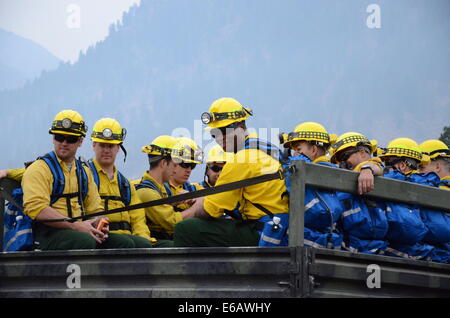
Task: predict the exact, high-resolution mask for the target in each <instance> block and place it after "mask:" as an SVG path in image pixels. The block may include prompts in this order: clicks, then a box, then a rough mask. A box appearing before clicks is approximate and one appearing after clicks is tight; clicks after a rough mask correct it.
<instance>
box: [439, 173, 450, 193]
mask: <svg viewBox="0 0 450 318" xmlns="http://www.w3.org/2000/svg"><path fill="white" fill-rule="evenodd" d="M439 188H440V189H443V190H448V191H450V176H447V177H443V178H441V185H440V186H439Z"/></svg>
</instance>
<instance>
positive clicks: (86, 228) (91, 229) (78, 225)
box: [73, 218, 109, 244]
mask: <svg viewBox="0 0 450 318" xmlns="http://www.w3.org/2000/svg"><path fill="white" fill-rule="evenodd" d="M99 219H100V218H94V219H91V220H86V221H83V222H74V223H73V229H74V230H75V231H79V232H84V233H88V234H89V235H91V236H92V237H93V238H94V239H95V240H96V241H97V243H99V244H101V243H103V242H104V241H105V240H106V239H107V238H108V231H109V228H107V231H106V233H105V232H104V231H103V230H102V231H99V230H97V229H96V228H95V226H94V224H95V225H97V223H98V221H99Z"/></svg>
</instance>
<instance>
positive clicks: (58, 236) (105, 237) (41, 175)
mask: <svg viewBox="0 0 450 318" xmlns="http://www.w3.org/2000/svg"><path fill="white" fill-rule="evenodd" d="M86 130H87V127H86V125H85V123H84V120H83V117H81V115H80V114H79V113H77V112H76V111H73V110H64V111H61V112H59V113H58V114H57V115H56V117H55V119H54V121H53V123H52V127H51V129H50V131H49V133H50V134H52V135H53V145H54V151H52V152H50V153H49V154H47V155H45V156H43V157H42V159H40V160H36V161H35V162H34V163H32V164H31V165H30V166H29V167H28V168H27V169H26V170H25V173H24V175H23V179H22V188H23V193H24V194H23V202H24V213H25V214H26V215H28V216H29V217H30V218H31V219H33V220H36V221H40V220H45V221H47V220H52V219H64V218H67V217H77V216H80V215H82V214H89V213H95V212H99V211H102V210H103V207H102V205H101V199H100V196H99V195H98V191H97V187H96V185H95V182H94V179H93V177H92V174H91V172H90V171H89V169H88V168H87V167H83V166H82V164H81V162H80V161H79V160H76V159H75V155H76V151H77V149H78V148H79V147H80V146H81V145H82V142H83V137H84V136H85V135H86ZM54 175H58V176H59V182H56V181H58V180H57V178H55V177H54ZM98 221H99V218H94V219H89V220H86V221H77V222H37V223H36V224H35V228H34V234H35V240H37V241H38V242H39V248H40V249H43V250H67V249H93V248H97V247H100V248H112V247H131V246H130V245H129V244H128V243H127V242H126V241H125V242H119V241H116V242H115V243H116V244H111V242H110V237H111V236H113V234H108V228H107V227H106V228H103V229H101V230H97V229H96V226H97V223H98Z"/></svg>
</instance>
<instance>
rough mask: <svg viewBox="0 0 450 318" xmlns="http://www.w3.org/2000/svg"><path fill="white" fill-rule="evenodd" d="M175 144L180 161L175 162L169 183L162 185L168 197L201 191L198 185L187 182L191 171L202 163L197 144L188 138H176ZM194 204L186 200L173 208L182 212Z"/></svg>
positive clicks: (200, 152)
mask: <svg viewBox="0 0 450 318" xmlns="http://www.w3.org/2000/svg"><path fill="white" fill-rule="evenodd" d="M176 142H177V143H176V145H175V148H176V149H177V151H178V152H179V153H178V155H179V157H180V159H178V160H176V162H177V164H176V165H175V168H174V171H173V174H172V176H171V177H170V181H169V182H168V183H165V184H164V185H165V186H166V190H167V192H168V193H167V194H168V195H169V196H173V195H179V194H183V193H187V192H194V191H198V190H201V189H203V187H202V186H201V185H199V184H198V183H190V182H189V178H190V176H191V173H192V171H193V170H194V169H195V167H196V166H197V165H198V164H201V163H202V160H203V152H202V151H201V150H200V148H199V147H198V145H197V143H196V142H195V141H194V140H192V139H190V138H187V137H181V138H177V139H176ZM194 202H195V199H193V200H188V201H187V202H177V203H176V204H174V206H175V207H176V210H177V211H183V210H186V209H188V208H190V207H191V206H192V204H193V203H194Z"/></svg>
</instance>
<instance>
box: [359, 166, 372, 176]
mask: <svg viewBox="0 0 450 318" xmlns="http://www.w3.org/2000/svg"><path fill="white" fill-rule="evenodd" d="M363 169H370V171H372V174H374V173H373V169H372V167H371V166H370V165H364V166H362V167H361V170H363Z"/></svg>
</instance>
